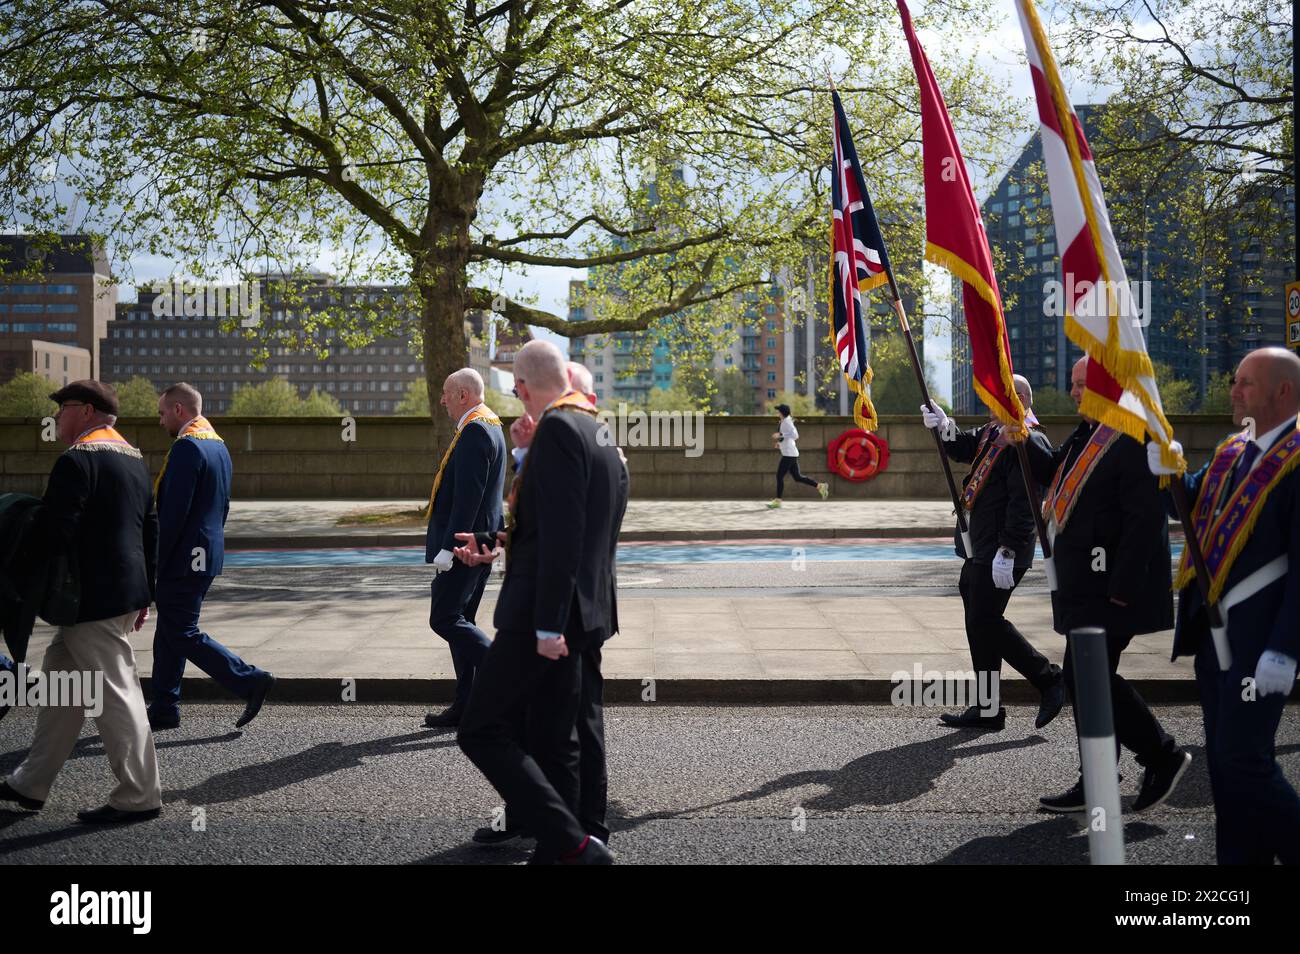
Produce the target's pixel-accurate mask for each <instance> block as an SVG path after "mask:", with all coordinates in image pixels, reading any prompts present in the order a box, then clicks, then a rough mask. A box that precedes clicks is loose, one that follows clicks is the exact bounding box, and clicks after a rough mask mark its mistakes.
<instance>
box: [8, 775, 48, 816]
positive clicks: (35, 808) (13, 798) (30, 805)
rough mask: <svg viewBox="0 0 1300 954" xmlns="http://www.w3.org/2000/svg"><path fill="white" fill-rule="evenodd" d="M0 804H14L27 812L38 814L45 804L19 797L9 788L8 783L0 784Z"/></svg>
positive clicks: (23, 796) (24, 796) (22, 796)
mask: <svg viewBox="0 0 1300 954" xmlns="http://www.w3.org/2000/svg"><path fill="white" fill-rule="evenodd" d="M0 802H14V803H16V804H17V805H18V806H19V807H20V808H25V809H27V810H28V811H29V812H39V811H40V810H41V809H42V808H44V807H45V803H44V802H42V801H38V800H37V799H35V798H28V797H27V796H26V795H20V794H18V793H17V792H15V791H14V790H13V789H12V788H10V787H9V783H8V782H0Z"/></svg>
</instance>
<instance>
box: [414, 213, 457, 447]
mask: <svg viewBox="0 0 1300 954" xmlns="http://www.w3.org/2000/svg"><path fill="white" fill-rule="evenodd" d="M431 245H432V247H431V248H430V249H429V252H428V254H427V255H425V256H424V257H422V258H420V259H418V260H417V261H416V262H415V263H414V269H413V278H414V282H413V284H414V286H415V288H416V291H417V293H418V294H419V296H420V315H421V322H420V325H421V332H422V335H423V339H424V342H423V343H424V379H425V385H426V387H427V388H428V390H429V413H430V416H431V417H432V419H433V435H434V447H435V449H436V453H437V459H441V457H442V454H443V452H444V451H445V450H446V448H447V445H448V444H449V443H450V442H451V437H452V433H453V431H454V429H455V424H454V422H453V421H452V420H451V419H450V418H448V417H447V412H446V411H445V410H444V409H443V407H442V406H441V405H440V404H439V403H438V402H439V400H440V399H441V398H442V385H443V382H444V381H445V380H446V379H447V375H449V374H451V373H452V372H453V371H456V370H458V369H460V368H463V367H466V366H467V364H468V363H469V338H468V336H467V335H466V333H465V288H466V280H467V271H466V266H467V264H468V262H469V222H468V220H467V219H461V218H453V217H451V216H446V217H443V218H442V221H441V222H440V223H439V224H438V226H437V227H436V234H435V237H434V240H433V242H432V243H431Z"/></svg>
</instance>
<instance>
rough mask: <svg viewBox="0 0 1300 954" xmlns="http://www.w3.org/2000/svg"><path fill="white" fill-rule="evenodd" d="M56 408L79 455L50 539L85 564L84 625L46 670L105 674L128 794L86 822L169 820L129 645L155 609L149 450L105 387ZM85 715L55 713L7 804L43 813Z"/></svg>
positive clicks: (69, 632) (63, 435) (55, 474)
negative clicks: (128, 433)
mask: <svg viewBox="0 0 1300 954" xmlns="http://www.w3.org/2000/svg"><path fill="white" fill-rule="evenodd" d="M50 399H51V400H53V401H55V402H56V403H57V404H58V405H59V411H58V415H57V417H56V420H57V422H58V423H57V426H58V434H59V439H60V440H61V441H63V442H64V443H65V444H67V445H68V448H67V450H65V451H64V452H63V453H62V454H61V455H60V456H59V459H58V460H57V461H55V463H54V468H53V469H52V470H51V471H50V479H49V483H48V484H47V486H46V489H45V496H44V503H45V517H44V519H45V520H46V521H47V527H48V539H49V540H50V545H51V546H53V547H60V548H64V549H66V550H67V551H69V552H70V553H71V554H72V555H74V556H75V557H76V559H77V563H78V569H79V572H80V577H81V601H80V608H79V612H78V615H77V622H76V623H75V624H73V625H71V626H60V627H59V628H58V631H57V632H56V633H55V635H54V639H53V641H52V642H51V643H50V645H49V648H48V649H46V651H45V659H44V662H43V663H42V665H41V668H42V669H43V670H44V671H45V672H46V673H49V674H54V673H67V674H69V675H68V676H67V677H65V678H68V679H74V680H75V679H86V678H90V677H93V675H94V674H95V673H103V677H102V678H103V699H102V700H101V704H102V712H101V713H100V715H99V716H98V717H97V718H96V719H95V722H96V725H97V727H98V729H99V734H100V737H101V738H102V739H103V743H104V752H105V754H106V755H107V756H108V764H109V767H110V768H111V769H112V770H113V775H114V776H115V777H116V778H117V785H116V787H115V788H114V789H113V791H112V793H111V794H110V795H109V796H108V803H107V804H105V805H103V806H102V807H100V808H97V809H94V810H91V811H82V812H78V813H77V817H78V818H79V819H81V821H82V822H84V823H86V824H109V823H122V822H133V821H142V820H145V819H149V818H155V817H157V816H158V814H159V813H160V812H161V811H162V786H161V784H160V782H159V778H158V758H157V755H156V754H155V752H154V744H153V735H152V733H151V732H150V731H149V719H148V716H147V714H146V712H145V703H144V694H143V693H142V692H141V690H140V677H139V674H138V673H137V671H136V666H135V654H134V653H133V652H132V650H131V644H130V642H129V641H128V637H129V635H130V634H131V632H132V631H138V630H139V629H140V627H141V626H143V625H144V622H145V620H146V619H147V618H148V616H149V604H150V603H151V602H152V601H153V586H154V557H155V553H156V551H157V545H158V520H157V517H156V516H155V514H154V505H153V494H152V492H151V488H150V486H149V470H148V468H147V467H146V466H145V463H144V459H143V457H142V456H141V454H140V451H139V450H138V449H137V448H135V447H132V446H131V444H129V443H128V442H127V440H126V439H125V438H124V437H123V436H122V435H121V434H119V433H118V432H117V430H116V429H115V428H114V426H113V425H114V424H115V423H116V422H117V411H118V403H117V395H116V394H115V393H114V391H113V389H112V388H111V387H109V386H108V385H106V384H101V383H100V382H98V381H74V382H72V383H71V384H68V385H67V386H65V387H63V388H60V389H59V390H58V391H56V392H55V393H54V394H51V395H50ZM85 717H86V713H85V710H84V709H83V708H81V707H79V706H78V707H70V706H53V705H47V706H44V707H42V708H41V710H40V713H39V714H38V715H37V717H36V735H35V738H33V740H32V747H31V750H30V751H29V752H28V754H27V757H26V758H25V759H24V760H23V763H22V764H21V765H19V766H18V768H17V769H16V770H15V771H14V773H13V774H12V775H11V776H9V778H8V779H7V780H5V781H4V782H0V800H6V801H10V802H14V803H16V804H18V805H19V806H21V807H23V808H26V809H29V810H31V811H38V810H39V809H40V808H41V807H42V806H43V805H44V803H45V799H46V798H47V797H48V796H49V793H50V789H51V788H52V786H53V785H54V779H55V777H56V776H57V775H58V774H59V769H61V768H62V767H63V763H64V762H65V761H66V760H67V758H68V756H69V755H70V754H71V752H72V747H73V746H74V745H75V744H76V741H77V737H78V736H79V735H80V734H81V727H82V724H83V723H84V722H85Z"/></svg>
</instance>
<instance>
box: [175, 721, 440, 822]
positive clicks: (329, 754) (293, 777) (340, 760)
mask: <svg viewBox="0 0 1300 954" xmlns="http://www.w3.org/2000/svg"><path fill="white" fill-rule="evenodd" d="M413 742H418V743H421V744H419V745H411V744H408V743H413ZM455 744H456V740H455V739H454V738H444V739H439V738H437V737H436V736H431V735H430V734H429V733H428V731H421V732H412V733H409V734H407V735H395V736H392V737H390V738H387V739H371V740H370V741H368V742H354V743H352V744H350V745H345V744H343V743H342V742H322V743H321V744H320V745H313V746H312V747H311V748H309V749H304V750H303V751H301V752H295V753H294V754H292V755H286V756H284V757H283V758H278V759H272V760H271V761H269V762H258V763H255V764H253V765H246V766H243V767H241V768H236V769H231V770H230V771H228V772H221V773H219V774H217V775H213V776H212V777H210V778H208V779H206V780H204V781H203V782H200V783H199V784H198V785H195V786H192V787H190V788H179V789H171V790H169V791H165V792H163V802H164V803H167V802H177V801H186V802H189V803H190V804H192V805H214V804H217V803H220V802H233V801H238V800H239V799H241V798H249V797H252V796H255V795H264V794H266V793H267V792H274V791H275V790H277V789H281V788H287V787H289V786H290V785H294V784H297V783H299V782H306V781H308V780H309V779H313V778H321V777H323V776H325V775H332V774H333V773H335V772H341V771H343V770H344V769H350V768H357V767H359V766H360V765H361V761H362V759H365V758H370V757H372V756H378V755H397V754H399V753H404V752H422V751H428V750H432V749H445V748H448V747H451V746H454V745H455Z"/></svg>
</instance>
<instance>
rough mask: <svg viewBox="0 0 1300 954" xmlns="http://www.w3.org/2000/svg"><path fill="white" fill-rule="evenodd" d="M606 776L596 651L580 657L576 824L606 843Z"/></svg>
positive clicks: (602, 690)
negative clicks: (580, 684)
mask: <svg viewBox="0 0 1300 954" xmlns="http://www.w3.org/2000/svg"><path fill="white" fill-rule="evenodd" d="M608 794H609V775H608V774H607V772H606V769H605V678H604V676H602V675H601V672H600V647H599V646H596V647H593V648H592V649H588V650H585V651H584V652H583V653H582V692H581V696H580V698H579V700H578V822H579V824H581V825H582V830H583V831H585V832H586V833H587V834H588V835H595V836H596V837H597V838H599V839H600V840H601V841H603V842H605V843H606V844H608V843H609V829H608V828H607V827H606V826H605V805H606V801H607V799H608Z"/></svg>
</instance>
